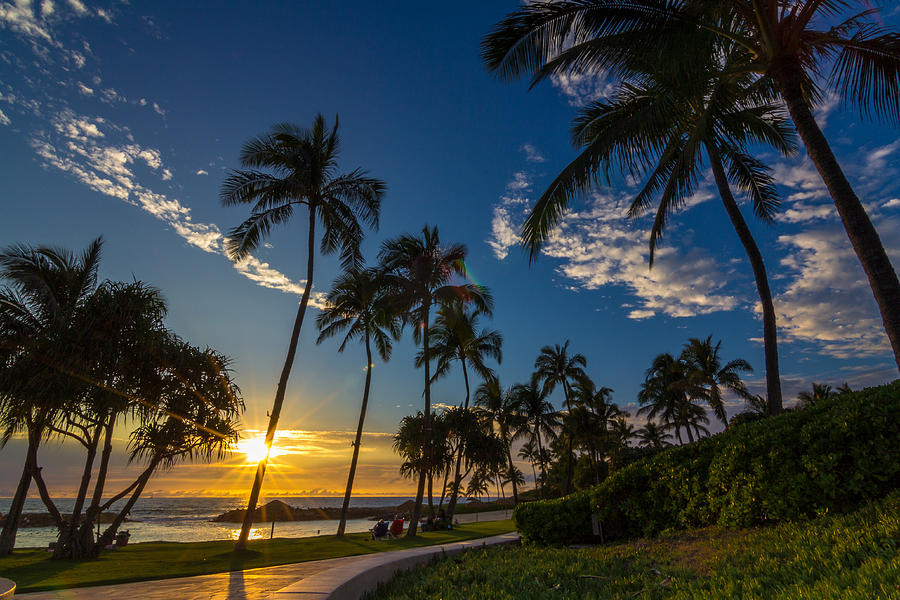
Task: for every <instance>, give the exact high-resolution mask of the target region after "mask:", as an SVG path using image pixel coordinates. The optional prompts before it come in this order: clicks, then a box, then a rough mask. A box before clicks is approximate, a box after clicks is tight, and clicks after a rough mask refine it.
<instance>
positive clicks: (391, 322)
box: [316, 269, 400, 537]
mask: <svg viewBox="0 0 900 600" xmlns="http://www.w3.org/2000/svg"><path fill="white" fill-rule="evenodd" d="M325 303H326V306H325V308H324V309H323V310H322V312H321V313H319V316H318V318H317V319H316V324H317V325H318V327H319V338H318V339H317V340H316V343H317V344H320V343H322V341H324V340H326V339H328V338H330V337H333V336H335V335H338V334H339V333H344V332H346V333H345V334H344V339H343V341H342V342H341V345H340V346H339V347H338V352H343V351H344V348H346V347H347V344H348V343H349V342H351V341H354V340H359V341H362V342H363V345H364V347H365V349H366V382H365V385H364V386H363V398H362V405H361V406H360V409H359V424H358V425H357V427H356V439H355V440H354V442H353V458H352V459H351V460H350V474H349V475H348V477H347V491H346V492H345V493H344V503H343V504H342V505H341V518H340V522H339V523H338V529H337V535H338V537H340V536H343V535H344V529H345V528H346V526H347V510H348V509H349V508H350V495H351V493H352V490H353V478H354V476H355V475H356V463H357V461H358V459H359V448H360V443H361V442H362V433H363V426H364V424H365V421H366V408H367V407H368V405H369V389H370V386H371V383H372V369H373V367H374V366H375V363H374V361H373V360H372V346H373V345H374V346H375V350H376V351H377V352H378V355H379V356H380V357H381V359H382V360H383V361H385V362H387V361H388V359H389V358H390V357H391V352H392V350H393V344H392V343H391V338H392V337H393V338H394V339H398V338H399V337H400V316H399V315H398V314H397V312H396V311H395V310H394V308H395V306H394V304H393V303H392V302H391V300H390V297H389V295H388V288H387V286H386V285H385V278H384V274H383V273H381V272H380V271H378V270H376V269H365V270H360V269H351V270H349V271H346V272H345V273H344V274H343V275H341V276H340V277H338V279H337V280H336V281H335V282H334V284H333V285H332V287H331V290H330V291H329V292H328V294H327V296H326V297H325Z"/></svg>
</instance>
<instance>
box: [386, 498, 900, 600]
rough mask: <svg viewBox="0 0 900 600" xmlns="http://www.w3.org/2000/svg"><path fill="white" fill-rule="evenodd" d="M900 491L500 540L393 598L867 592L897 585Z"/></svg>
mask: <svg viewBox="0 0 900 600" xmlns="http://www.w3.org/2000/svg"><path fill="white" fill-rule="evenodd" d="M898 515H900V494H897V493H895V494H893V495H891V496H890V497H888V498H887V499H885V500H883V501H880V502H873V503H870V504H868V505H866V506H865V507H863V508H861V509H860V510H858V511H856V512H854V513H853V514H850V515H840V516H830V517H825V518H821V519H816V520H815V521H812V522H800V523H784V524H781V525H779V526H777V527H772V528H759V529H756V530H741V531H734V530H724V529H720V528H707V529H701V530H694V531H689V532H678V533H677V534H671V535H666V536H662V537H661V538H659V539H654V540H638V541H632V542H623V543H614V544H605V545H601V546H594V547H587V548H579V549H571V548H541V547H534V546H523V547H519V548H510V547H495V548H487V549H484V550H477V551H473V552H467V553H465V554H463V555H460V556H457V557H454V559H453V560H444V561H442V562H440V563H438V564H436V565H432V566H429V567H427V568H425V567H420V568H419V569H416V570H413V571H410V572H408V573H406V574H404V575H401V576H399V577H397V578H395V579H394V580H392V581H391V582H390V583H388V584H387V585H386V586H385V587H384V588H382V589H381V590H379V592H378V593H376V594H373V596H374V598H377V599H379V600H388V599H393V598H404V599H414V598H438V597H439V598H443V599H444V600H462V599H463V598H500V599H503V600H506V599H509V600H512V599H515V600H530V599H544V598H597V599H619V600H631V599H633V598H642V599H656V600H663V599H666V600H697V599H700V598H702V599H704V600H730V599H731V598H744V599H747V600H770V599H779V600H793V599H795V598H816V599H817V600H838V599H840V600H845V599H850V600H864V599H865V600H868V599H871V598H878V599H885V600H886V599H889V598H896V595H897V589H900V550H898V543H897V540H898V539H900V516H898Z"/></svg>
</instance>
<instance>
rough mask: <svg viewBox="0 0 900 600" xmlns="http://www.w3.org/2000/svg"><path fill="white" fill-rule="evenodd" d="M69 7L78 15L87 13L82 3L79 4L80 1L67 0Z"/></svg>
mask: <svg viewBox="0 0 900 600" xmlns="http://www.w3.org/2000/svg"><path fill="white" fill-rule="evenodd" d="M69 6H71V7H72V9H73V10H74V11H75V12H76V13H78V14H80V15H83V14H84V13H86V12H87V7H86V6H85V5H84V3H83V2H81V0H69Z"/></svg>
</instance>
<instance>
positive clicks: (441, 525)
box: [434, 508, 451, 529]
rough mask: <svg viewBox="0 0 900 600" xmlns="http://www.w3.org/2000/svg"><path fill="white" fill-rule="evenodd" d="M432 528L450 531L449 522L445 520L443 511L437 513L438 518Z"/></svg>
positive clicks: (445, 515)
mask: <svg viewBox="0 0 900 600" xmlns="http://www.w3.org/2000/svg"><path fill="white" fill-rule="evenodd" d="M434 528H435V529H451V527H450V522H449V521H448V520H447V513H445V512H444V509H443V508H442V509H441V510H439V511H438V516H437V518H436V519H435V520H434Z"/></svg>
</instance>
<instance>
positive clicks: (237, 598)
mask: <svg viewBox="0 0 900 600" xmlns="http://www.w3.org/2000/svg"><path fill="white" fill-rule="evenodd" d="M227 598H228V599H229V600H248V597H247V592H246V590H245V589H244V572H243V571H231V572H230V573H228V596H227Z"/></svg>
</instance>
